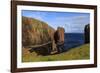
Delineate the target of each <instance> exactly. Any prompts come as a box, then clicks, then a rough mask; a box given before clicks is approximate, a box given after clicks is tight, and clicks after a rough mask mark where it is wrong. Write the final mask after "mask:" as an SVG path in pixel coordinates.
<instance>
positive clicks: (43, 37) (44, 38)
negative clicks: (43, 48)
mask: <svg viewBox="0 0 100 73" xmlns="http://www.w3.org/2000/svg"><path fill="white" fill-rule="evenodd" d="M54 32H55V30H54V29H53V28H52V27H50V26H49V25H48V24H47V23H45V22H43V21H40V20H37V19H35V18H29V17H24V16H23V17H22V44H23V46H24V47H25V46H31V45H39V44H43V43H47V42H48V41H50V40H51V39H52V35H53V34H54Z"/></svg>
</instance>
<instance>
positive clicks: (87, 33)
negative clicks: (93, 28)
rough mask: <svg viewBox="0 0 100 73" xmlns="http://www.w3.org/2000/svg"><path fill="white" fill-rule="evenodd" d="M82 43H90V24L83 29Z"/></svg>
mask: <svg viewBox="0 0 100 73" xmlns="http://www.w3.org/2000/svg"><path fill="white" fill-rule="evenodd" d="M84 37H85V39H84V43H89V42H90V24H87V25H86V26H85V28H84Z"/></svg>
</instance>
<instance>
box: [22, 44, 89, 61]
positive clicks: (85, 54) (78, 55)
mask: <svg viewBox="0 0 100 73" xmlns="http://www.w3.org/2000/svg"><path fill="white" fill-rule="evenodd" d="M89 58H90V46H89V44H85V45H82V46H79V47H76V48H72V49H71V50H69V51H66V52H63V53H60V54H55V55H48V56H41V55H37V54H36V53H35V52H32V53H27V54H26V55H25V54H23V57H22V62H39V61H61V60H83V59H89Z"/></svg>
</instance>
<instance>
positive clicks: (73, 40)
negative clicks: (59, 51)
mask: <svg viewBox="0 0 100 73" xmlns="http://www.w3.org/2000/svg"><path fill="white" fill-rule="evenodd" d="M64 39H65V41H64V50H65V51H66V50H69V49H70V48H74V47H77V46H80V45H82V44H84V33H65V34H64Z"/></svg>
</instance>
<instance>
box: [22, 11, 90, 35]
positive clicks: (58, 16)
mask: <svg viewBox="0 0 100 73" xmlns="http://www.w3.org/2000/svg"><path fill="white" fill-rule="evenodd" d="M22 16H26V17H31V18H35V19H38V20H41V21H44V22H46V23H47V24H48V25H49V26H51V27H53V28H54V29H57V27H63V28H64V29H65V33H84V27H85V25H86V24H89V23H90V14H89V13H79V12H78V13H76V12H51V11H34V10H22Z"/></svg>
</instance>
